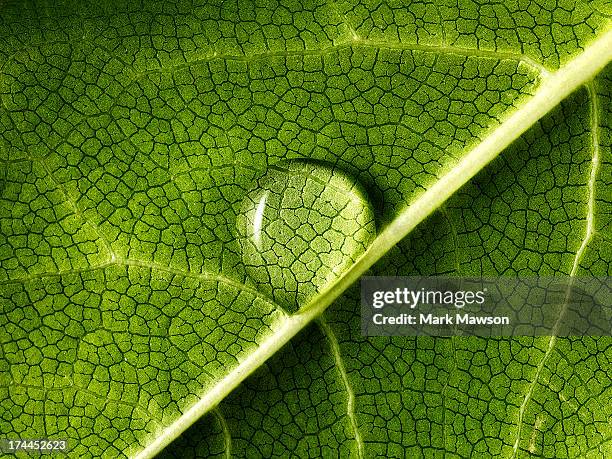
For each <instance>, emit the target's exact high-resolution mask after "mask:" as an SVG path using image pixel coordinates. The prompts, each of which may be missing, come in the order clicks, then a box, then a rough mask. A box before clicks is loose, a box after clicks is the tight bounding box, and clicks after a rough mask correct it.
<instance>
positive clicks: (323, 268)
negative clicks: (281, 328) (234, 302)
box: [237, 161, 376, 312]
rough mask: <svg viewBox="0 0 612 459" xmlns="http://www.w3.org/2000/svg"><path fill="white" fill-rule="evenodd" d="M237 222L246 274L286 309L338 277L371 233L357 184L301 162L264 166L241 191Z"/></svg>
mask: <svg viewBox="0 0 612 459" xmlns="http://www.w3.org/2000/svg"><path fill="white" fill-rule="evenodd" d="M237 227H238V234H239V236H240V244H241V248H242V260H243V262H244V264H245V267H246V271H247V274H248V275H249V277H250V278H251V279H252V280H253V281H254V282H255V283H256V284H257V288H258V289H259V290H260V291H262V292H264V293H266V294H267V295H268V296H270V297H271V298H272V299H274V301H275V302H277V303H278V304H279V305H281V306H282V307H284V308H285V309H286V310H287V311H290V312H293V311H296V310H297V309H299V307H300V306H303V305H304V304H306V303H307V302H308V300H310V299H311V298H312V297H313V296H314V295H316V294H317V293H318V292H320V291H322V290H323V289H324V288H325V287H326V286H328V285H330V284H331V283H332V282H334V281H335V280H336V279H337V278H338V277H340V276H341V275H342V273H343V272H344V271H345V270H347V269H348V268H349V267H350V266H351V265H352V264H353V263H354V262H355V260H356V259H357V258H358V257H359V256H360V255H361V254H363V252H365V250H366V248H367V247H368V245H369V244H370V242H371V241H372V240H373V239H374V237H375V236H376V224H375V221H374V212H373V209H372V206H371V204H370V202H369V200H368V198H367V195H366V193H365V190H364V189H363V188H362V187H361V186H360V184H359V183H358V182H357V181H356V180H355V179H353V178H351V177H349V176H348V175H347V174H345V173H344V172H342V171H339V170H338V169H335V168H332V167H330V166H327V165H325V164H321V163H314V162H306V161H291V162H284V163H281V164H277V165H275V166H271V167H270V168H269V169H268V173H267V174H266V175H264V176H263V177H261V178H260V179H259V180H258V181H257V183H256V185H255V186H254V187H253V189H251V190H250V191H249V192H248V193H247V195H246V197H245V199H244V201H243V203H242V207H241V210H240V214H239V216H238V220H237Z"/></svg>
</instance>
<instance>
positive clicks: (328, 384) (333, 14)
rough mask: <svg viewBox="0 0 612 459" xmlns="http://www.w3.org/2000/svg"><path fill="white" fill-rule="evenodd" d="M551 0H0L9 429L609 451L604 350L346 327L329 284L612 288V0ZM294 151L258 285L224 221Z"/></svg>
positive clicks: (3, 421) (99, 444) (204, 447)
mask: <svg viewBox="0 0 612 459" xmlns="http://www.w3.org/2000/svg"><path fill="white" fill-rule="evenodd" d="M566 3H567V4H556V3H551V4H547V3H546V2H527V3H524V4H523V3H517V4H510V3H500V4H497V3H486V4H484V5H477V4H475V3H472V2H468V1H465V2H463V1H462V2H461V3H460V4H452V3H448V4H445V3H444V2H439V1H437V0H436V1H434V2H430V3H411V4H408V5H401V4H396V2H389V4H385V3H383V4H378V3H375V2H368V3H359V2H343V1H338V2H336V3H331V2H306V3H305V4H304V5H300V4H298V3H294V2H281V3H275V2H261V3H257V2H255V3H254V2H240V3H237V2H236V3H231V4H230V3H228V2H222V3H221V2H218V3H213V2H210V3H205V4H191V3H184V4H182V3H168V2H153V1H146V2H144V3H143V4H134V5H131V4H120V3H118V2H117V3H115V2H99V3H96V4H86V3H81V2H74V3H72V2H66V3H57V4H55V3H54V4H47V3H41V4H27V5H23V4H21V3H20V4H13V3H11V2H9V3H6V4H2V5H1V6H0V161H1V162H0V164H1V165H0V167H1V168H0V184H1V185H0V193H1V195H0V199H1V200H0V305H1V306H2V309H1V313H0V326H1V328H0V344H1V346H2V347H1V349H2V352H1V354H0V356H1V359H0V407H1V409H0V432H2V433H3V435H4V436H6V437H10V438H41V437H49V438H67V439H68V440H69V443H70V444H71V447H72V450H71V453H70V455H73V456H74V457H90V456H94V457H98V456H105V457H116V456H121V455H127V456H136V455H140V456H142V457H147V456H151V455H153V454H155V453H157V452H159V451H160V450H161V449H162V448H164V447H165V446H167V445H168V444H169V443H170V442H172V440H174V439H175V438H176V437H177V436H178V435H180V434H181V433H182V432H184V431H185V430H186V429H187V428H188V427H189V426H190V425H192V424H193V423H194V422H195V421H196V420H197V419H198V418H199V417H200V416H201V415H202V414H205V413H209V414H208V415H207V416H205V417H203V418H202V420H201V421H199V422H198V423H196V424H194V426H193V428H192V429H190V430H189V431H187V432H186V434H185V435H184V436H183V437H181V438H180V439H179V440H178V441H177V442H175V443H174V444H172V445H171V447H170V448H169V449H168V450H167V451H166V452H165V453H164V454H167V455H172V454H174V455H178V456H181V457H183V455H184V454H192V455H199V456H206V457H207V456H210V455H214V454H219V455H230V453H231V454H233V455H236V456H245V455H247V456H253V457H259V456H265V457H268V456H271V455H283V456H284V455H290V454H297V455H298V456H320V455H333V454H336V451H337V450H339V451H340V453H341V454H342V455H343V456H344V455H347V456H348V455H350V454H355V455H356V456H357V457H371V456H374V455H383V456H390V457H395V456H402V455H403V454H407V453H406V452H407V451H409V452H410V453H411V454H412V455H414V456H415V457H418V456H419V455H420V456H427V457H470V456H473V455H479V456H486V455H487V454H490V455H492V456H503V457H522V456H528V455H531V454H534V455H538V456H542V457H584V456H587V457H589V455H591V456H592V457H602V455H603V456H604V457H605V456H606V454H612V452H611V451H610V445H611V443H610V437H611V433H612V432H611V431H610V422H609V420H610V417H611V416H612V413H611V412H610V408H609V407H610V406H612V404H611V403H610V399H611V397H610V395H611V393H610V370H609V367H610V365H609V364H610V358H611V354H610V341H609V339H607V338H601V339H594V338H584V339H574V340H570V339H561V338H556V337H544V338H537V339H536V338H524V339H518V338H517V339H505V340H494V339H490V340H484V339H476V338H470V339H466V338H453V339H435V340H433V339H429V340H427V339H407V338H393V339H379V338H376V339H364V338H363V337H361V336H360V334H359V326H358V320H359V317H358V315H357V314H358V306H357V305H358V297H357V296H356V291H355V290H354V289H353V290H348V291H347V293H346V295H345V296H343V297H341V298H339V299H338V297H339V296H340V295H341V294H342V292H343V291H345V290H346V289H347V287H349V286H350V284H351V283H352V282H353V281H354V280H356V279H357V278H358V277H359V276H360V275H361V274H362V273H363V272H365V270H367V269H368V268H369V267H370V266H372V265H373V264H374V263H375V262H376V261H377V260H379V259H380V261H379V262H378V263H377V264H376V265H375V266H374V268H373V269H372V272H373V273H374V274H401V275H405V274H414V273H422V274H448V273H454V274H466V275H480V274H502V275H512V274H516V273H520V274H561V273H563V274H569V275H576V274H588V275H610V261H611V259H612V248H611V246H610V240H612V237H611V235H610V231H611V230H612V211H611V207H610V203H611V202H612V197H611V192H610V183H611V182H612V179H611V178H610V174H611V172H610V167H609V164H610V162H611V158H610V138H611V134H610V132H611V131H610V127H611V126H610V123H611V122H612V121H611V120H612V106H611V100H612V98H611V95H610V88H611V87H612V84H611V82H612V78H611V74H610V69H609V67H608V69H607V70H606V71H604V72H603V73H602V74H600V75H599V76H598V77H597V79H595V80H594V81H592V82H591V81H590V80H591V78H592V77H593V76H594V75H595V74H596V73H597V72H599V71H600V70H601V69H602V68H603V67H604V66H605V64H606V63H607V62H608V61H609V60H610V58H612V56H611V54H612V51H611V49H612V46H610V43H611V42H612V38H611V37H612V34H611V32H610V31H609V28H610V19H609V18H610V14H612V11H611V10H610V7H609V5H608V4H607V3H606V2H603V1H602V2H597V1H595V2H566ZM585 83H586V86H585V88H584V89H579V90H578V91H577V92H575V93H574V94H572V95H571V96H570V97H569V98H568V99H567V100H564V101H563V102H561V101H562V100H563V99H565V97H566V96H568V95H569V94H570V93H572V92H573V91H574V90H575V89H576V88H578V87H579V86H580V85H582V84H585ZM559 103H560V105H559ZM551 109H554V110H553V111H552V113H551V114H549V115H547V116H546V117H545V118H543V119H542V120H540V121H538V120H539V119H540V118H541V117H542V116H543V115H544V114H546V112H548V111H549V110H551ZM534 123H535V124H534ZM525 131H526V132H525ZM523 132H525V133H524V134H523ZM521 134H523V135H522V136H521ZM519 136H521V137H520V138H519V140H516V139H517V138H518V137H519ZM515 140H516V141H515ZM514 141H515V142H514ZM512 142H514V143H512ZM506 147H508V148H506ZM504 148H505V151H504V152H503V154H502V155H501V156H500V157H499V158H497V159H495V160H494V161H493V162H492V163H490V164H489V165H488V166H487V163H489V162H490V161H491V160H493V159H494V158H495V157H496V156H497V155H498V154H499V153H500V152H501V151H502V150H503V149H504ZM297 160H300V161H308V162H309V163H304V164H319V165H321V164H322V165H325V168H327V169H325V170H326V171H328V172H327V173H325V174H323V175H319V174H318V173H317V172H316V171H315V172H308V171H304V170H303V169H299V168H298V172H297V173H296V174H295V177H296V178H295V180H297V182H296V183H298V184H300V186H304V187H305V188H304V189H305V190H306V191H305V192H304V193H303V195H302V196H301V197H300V198H301V199H299V200H295V199H294V200H293V201H292V200H289V201H283V200H281V201H279V203H280V204H277V210H278V209H279V207H278V206H280V209H281V210H282V209H307V210H308V212H309V213H308V215H306V216H300V213H299V212H298V210H296V212H295V215H296V216H297V217H296V218H298V220H299V219H303V220H305V222H308V225H307V226H309V227H311V231H306V230H305V229H304V230H303V231H304V233H303V234H302V235H301V237H302V239H301V241H302V242H300V241H296V240H294V239H291V240H289V239H287V240H285V241H284V243H283V244H281V245H278V246H274V247H277V249H275V251H274V253H275V256H276V257H279V259H282V263H285V264H284V265H283V264H282V263H281V266H283V269H284V271H283V273H284V274H283V275H282V276H278V273H277V272H276V271H274V270H271V269H269V268H266V269H264V271H265V273H266V275H267V276H268V277H269V278H270V282H271V284H270V285H271V286H272V289H269V288H268V287H267V284H266V282H265V281H262V278H261V277H258V276H259V275H260V274H261V273H262V271H258V273H259V274H253V272H252V270H251V272H249V269H250V268H249V263H245V261H244V260H243V249H244V243H243V244H241V238H240V237H241V234H240V229H239V228H240V221H239V220H240V219H239V215H240V213H241V212H242V211H244V205H245V204H244V202H245V197H247V196H249V195H250V193H252V190H253V187H254V186H255V185H256V184H260V183H264V182H265V177H266V176H267V174H269V173H270V171H272V170H275V169H279V168H281V169H283V170H285V169H284V168H286V167H287V166H286V164H298V163H296V162H295V161H297ZM485 166H486V167H485ZM476 174H478V175H476ZM474 175H476V177H475V178H474V180H472V181H470V182H469V183H467V184H466V182H467V181H468V180H469V179H470V178H471V177H472V176H474ZM337 177H341V179H340V182H341V183H345V184H347V183H348V184H349V185H351V186H355V187H356V188H353V189H360V190H361V189H362V188H361V187H363V190H364V191H363V192H362V191H360V192H359V199H360V200H361V201H360V202H362V204H363V205H364V206H365V207H366V208H370V207H371V209H372V210H373V215H374V216H375V218H376V226H377V230H378V236H377V237H376V238H375V239H373V240H372V236H373V230H372V229H367V228H369V227H368V226H367V225H368V221H369V222H371V214H368V212H366V213H365V214H364V215H366V216H367V215H370V217H368V218H365V220H363V221H362V222H361V223H358V224H356V222H355V221H352V220H350V219H346V218H345V217H346V216H343V218H344V220H343V221H340V220H339V219H338V217H339V216H342V214H341V208H343V206H344V205H345V204H339V203H340V202H342V203H344V202H345V201H343V200H340V201H339V199H340V198H339V196H340V197H342V196H346V193H344V192H343V193H344V194H340V193H338V192H331V194H330V195H327V194H326V192H325V189H326V188H325V187H332V189H333V190H337V189H342V187H340V188H338V185H337V183H336V181H335V180H337ZM340 182H338V183H340ZM292 186H293V185H291V183H289V186H288V188H289V189H291V187H292ZM317 187H322V188H321V190H319V191H317V190H318V188H317ZM284 189H285V188H283V190H284ZM283 193H284V194H283ZM309 193H310V196H312V199H310V200H309V199H308V196H309ZM284 195H287V196H288V197H290V198H292V199H293V198H294V197H295V196H292V194H291V193H285V192H284V191H283V192H282V193H281V194H279V196H284ZM366 197H367V200H368V201H367V202H366ZM449 197H450V200H449V201H447V202H446V203H445V204H444V205H443V203H444V201H445V199H447V198H449ZM317 199H319V200H317ZM343 199H344V198H343ZM320 200H323V201H320ZM321 202H323V203H324V205H323V204H320V203H321ZM296 203H297V204H296ZM352 213H355V212H352ZM281 214H282V213H281ZM281 214H279V215H281ZM357 214H358V213H357ZM282 215H284V214H282ZM326 218H328V219H331V222H332V223H330V224H332V227H331V229H330V227H329V226H326V225H322V224H321V225H317V223H320V222H323V221H325V219H326ZM425 219H426V221H425V222H423V224H422V225H420V226H418V227H417V225H418V224H419V223H421V222H422V221H423V220H425ZM292 221H294V216H291V218H288V219H286V220H285V222H286V223H287V226H286V227H284V228H285V229H282V230H281V231H277V232H271V233H270V234H269V236H270V237H271V238H272V239H274V240H275V241H276V242H277V243H280V242H278V241H280V236H281V235H282V234H286V231H288V230H287V229H286V228H287V227H291V225H292V223H291V222H292ZM237 225H238V226H237ZM415 227H417V228H416V230H415V231H413V232H412V233H411V234H410V235H409V236H408V237H405V236H406V235H407V234H408V233H409V232H410V231H411V230H412V229H414V228H415ZM359 228H366V230H365V233H364V234H365V235H361V236H359V237H356V236H355V235H356V234H359V233H358V232H359V231H360V230H359ZM332 230H333V231H332ZM334 231H335V232H337V233H338V234H342V235H345V236H349V239H350V238H354V240H356V241H357V240H358V241H360V242H361V243H362V244H363V250H365V253H363V254H361V252H363V250H361V249H360V251H357V252H356V251H354V250H353V249H347V250H346V252H343V251H342V250H340V247H333V245H334V244H336V243H337V242H334V241H337V240H338V238H339V236H337V235H336V236H334V234H336V233H334ZM317 238H318V239H317ZM370 240H372V242H371V243H370V244H369V245H368V244H367V242H369V241H370ZM304 242H305V243H307V244H306V245H308V247H310V251H309V252H303V251H304V250H306V248H305V247H306V245H304V247H302V246H301V245H299V244H303V243H304ZM298 243H299V244H298ZM396 243H399V244H398V245H396ZM296 244H298V245H296ZM326 244H329V248H328V247H327V245H326ZM366 245H368V246H367V247H366ZM283 247H284V248H286V249H287V251H286V252H283V251H281V249H282V248H283ZM334 250H339V252H338V255H329V253H330V252H333V251H334ZM389 251H390V253H387V252H389ZM302 253H309V254H311V255H312V253H314V254H315V256H314V258H313V259H314V261H312V260H311V261H312V263H314V264H313V265H311V266H316V267H314V268H312V269H310V270H309V269H308V268H307V269H306V270H305V269H304V268H303V267H301V266H298V264H299V263H298V262H300V261H303V258H300V256H298V254H302ZM340 253H343V255H340ZM279 254H280V255H279ZM326 254H328V255H329V256H327V257H325V256H324V255H326ZM385 254H386V256H385ZM311 255H309V256H311ZM287 256H289V258H288V259H287ZM291 257H294V258H295V259H293V258H291ZM381 257H383V258H382V259H381ZM317 258H318V260H317ZM267 260H269V259H267ZM339 260H340V261H339ZM317 262H320V265H317V264H316V263H317ZM267 263H269V261H267ZM332 265H334V266H332ZM320 266H325V267H328V268H330V270H331V271H332V272H333V275H331V276H323V277H313V276H312V274H308V273H312V272H313V270H314V272H318V270H319V268H320ZM334 269H335V270H336V271H334ZM287 272H291V273H293V274H294V275H295V277H296V281H297V284H295V285H298V286H300V287H296V286H295V285H294V287H292V288H288V287H287V285H289V284H287V282H286V279H285V277H284V276H286V275H287V274H286V273H287ZM264 279H265V276H264ZM279 285H284V288H285V289H287V290H288V291H291V292H296V291H297V292H298V294H297V295H295V296H294V297H295V298H296V299H297V304H295V308H286V305H285V304H283V302H284V300H283V298H284V294H283V293H275V292H277V291H278V289H277V286H279ZM302 286H304V287H302ZM302 288H303V289H304V290H301V289H302ZM296 289H297V290H296ZM281 290H282V289H281ZM303 292H305V293H304V295H302V293H303ZM336 299H337V301H334V300H336ZM331 303H333V305H332V306H331V308H330V309H329V310H328V311H327V312H325V313H324V315H323V316H321V314H322V313H323V311H325V309H326V307H327V306H328V305H330V304H331ZM293 309H298V311H297V312H296V313H292V312H287V310H289V311H292V310H293ZM319 316H321V317H319ZM317 317H319V318H318V319H317V320H318V321H317V323H316V324H315V325H309V324H310V323H311V322H312V321H313V320H314V319H316V318H317ZM305 327H306V328H305ZM302 329H304V331H303V332H302V333H301V334H299V335H298V336H297V337H296V338H295V339H294V340H292V341H291V344H289V345H288V346H287V347H286V348H284V349H282V350H280V352H278V353H277V351H279V349H281V348H282V346H283V345H284V344H285V343H287V342H288V341H289V340H290V339H291V338H293V337H294V335H296V334H297V333H298V332H299V331H300V330H302ZM274 354H276V355H274ZM272 355H274V357H273V358H272V359H271V360H270V361H269V362H268V363H264V362H265V361H266V359H267V358H269V357H270V356H272ZM249 375H252V377H251V378H249V379H247V380H246V382H245V384H244V385H241V386H240V387H238V389H237V390H236V391H234V392H233V393H232V394H231V396H230V397H229V398H228V399H226V400H225V401H223V402H222V403H221V405H219V407H218V408H215V406H216V405H217V404H218V403H219V402H221V401H222V400H223V399H224V397H225V396H226V395H227V394H229V393H230V392H232V390H233V389H235V388H236V387H237V386H238V385H239V384H240V382H241V381H243V380H244V379H245V378H247V377H248V376H249Z"/></svg>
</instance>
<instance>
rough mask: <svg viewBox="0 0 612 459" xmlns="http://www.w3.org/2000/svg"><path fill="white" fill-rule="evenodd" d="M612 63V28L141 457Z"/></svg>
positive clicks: (224, 391)
mask: <svg viewBox="0 0 612 459" xmlns="http://www.w3.org/2000/svg"><path fill="white" fill-rule="evenodd" d="M611 60H612V29H611V30H609V31H608V32H606V33H605V34H603V35H602V36H601V37H600V38H598V39H597V40H595V41H594V42H593V43H591V45H589V46H588V47H587V48H585V50H584V51H583V53H582V54H580V55H579V56H578V57H576V58H574V59H573V60H571V61H570V62H568V63H567V64H566V65H565V66H563V67H561V68H560V69H559V70H558V71H556V72H555V73H552V74H550V76H548V77H546V78H545V79H544V80H543V82H542V85H541V88H540V90H539V91H538V92H537V93H536V94H535V95H534V96H533V97H532V98H531V99H529V100H528V101H527V102H525V104H524V105H523V106H522V107H521V108H519V109H517V110H516V111H515V112H513V113H512V114H510V116H509V117H508V118H507V119H506V120H505V121H504V122H503V123H502V124H501V125H499V126H497V127H495V128H493V129H492V130H491V131H489V133H488V134H487V135H486V136H485V137H484V138H483V139H481V140H478V143H477V144H476V146H475V147H473V148H472V149H471V150H469V151H468V152H467V153H466V155H465V156H464V157H463V159H462V160H461V161H459V163H458V164H457V165H456V167H455V168H454V169H452V170H450V171H449V172H448V173H446V175H444V176H442V177H441V178H440V180H438V181H437V182H436V183H434V184H433V185H432V186H431V187H430V188H429V189H428V190H427V191H425V192H424V193H423V194H422V195H421V196H419V197H418V198H417V199H415V201H414V202H412V203H411V204H410V205H409V206H408V207H407V208H406V209H404V210H403V211H401V212H400V214H399V215H398V217H397V218H396V219H395V220H394V221H393V222H392V223H391V224H389V225H388V226H387V227H386V229H385V230H384V231H383V232H382V233H381V234H380V235H379V236H378V237H377V238H376V239H375V240H374V242H373V243H372V244H371V246H370V248H369V249H368V250H367V251H366V252H365V253H364V254H363V255H362V256H361V257H360V258H359V259H358V260H357V261H356V263H355V264H354V265H353V266H352V267H351V268H350V269H349V270H348V271H346V272H345V273H344V275H343V276H342V277H340V278H339V279H338V281H337V282H336V283H335V284H334V285H332V286H330V287H328V288H327V289H326V290H325V291H323V292H322V293H321V294H319V295H318V296H317V297H315V298H314V299H313V300H312V301H311V302H309V303H308V304H307V305H305V306H303V307H302V308H301V309H300V311H299V312H298V313H296V314H294V315H292V316H289V317H287V318H286V319H281V320H279V323H278V324H277V325H276V326H274V327H273V329H274V330H275V332H274V333H273V334H271V335H269V336H268V337H267V338H265V339H264V341H263V342H262V344H261V346H260V347H258V348H257V349H256V350H255V351H254V352H253V353H252V354H251V355H249V356H248V357H246V358H245V359H244V360H243V361H242V362H240V363H239V364H238V366H237V367H235V368H234V369H232V370H231V371H230V372H229V373H227V374H226V375H225V376H224V377H223V378H222V379H221V380H220V381H219V382H218V384H216V385H215V386H213V387H211V388H209V390H208V391H207V392H205V393H204V394H203V395H202V398H201V399H200V400H199V401H198V402H196V403H195V404H194V405H193V406H192V407H191V408H190V409H189V410H187V411H186V412H185V413H184V414H183V415H182V416H181V417H180V418H178V419H177V420H176V421H175V422H174V423H172V424H170V425H169V426H167V428H166V429H165V430H164V431H162V432H160V433H159V434H158V435H156V436H155V437H154V438H153V439H152V442H151V443H149V444H148V445H147V447H146V448H145V449H144V450H141V451H140V452H139V453H138V455H137V458H150V457H153V456H155V455H156V454H157V453H158V452H160V451H161V450H162V449H163V448H164V447H165V446H166V445H168V444H170V443H171V442H172V441H173V440H174V439H175V438H176V437H178V436H179V435H180V434H181V433H182V432H183V431H185V430H186V429H187V428H188V427H189V426H190V425H191V424H193V422H195V420H197V419H198V418H200V416H202V415H203V414H204V413H206V412H208V411H209V410H210V409H212V407H214V406H216V405H217V404H218V403H219V402H220V401H221V400H222V399H223V398H225V397H226V396H227V395H228V394H229V393H230V392H231V391H232V390H233V389H234V388H235V387H237V386H238V385H239V384H240V383H241V382H242V381H243V380H244V379H245V378H246V377H247V376H249V375H250V374H251V373H252V372H253V371H255V370H256V369H257V368H259V366H261V365H262V364H263V363H264V362H265V361H266V360H267V359H268V358H270V357H271V356H272V355H273V354H275V353H276V351H278V350H279V349H280V348H281V347H282V346H284V345H285V344H286V343H287V342H288V341H289V340H290V339H291V338H292V337H293V336H295V335H296V334H297V333H298V332H299V331H300V330H302V329H303V328H304V327H305V326H306V325H308V324H309V323H310V322H311V321H312V320H313V319H315V318H317V317H319V316H320V315H321V314H322V313H323V311H325V309H326V308H327V307H328V306H329V305H330V304H331V303H332V302H333V301H334V300H336V299H337V298H338V297H339V296H340V295H341V294H342V293H343V292H344V291H345V290H346V289H347V288H348V287H350V286H351V285H352V284H353V283H355V282H356V281H357V280H358V279H359V278H360V277H361V276H362V275H363V274H364V273H365V272H366V271H367V270H368V269H369V268H370V267H371V266H372V265H373V264H374V263H375V262H376V261H378V260H379V259H380V258H381V257H382V256H383V255H385V254H386V253H387V252H388V251H389V250H390V249H391V248H392V247H394V246H395V244H397V243H398V242H399V241H401V240H402V239H403V238H404V237H405V236H406V235H407V234H408V233H410V232H411V231H412V230H413V229H414V228H415V227H416V226H417V225H418V224H419V223H421V222H422V221H423V220H425V218H427V217H428V216H429V215H431V214H432V213H433V212H434V211H436V210H437V209H438V208H439V207H440V206H441V205H442V204H443V203H444V202H445V201H446V200H447V199H448V198H449V197H450V196H452V195H453V194H454V193H455V192H456V191H457V190H458V189H459V188H461V187H462V186H463V185H465V184H466V183H467V182H468V181H469V180H470V179H471V178H472V177H473V176H474V175H476V174H477V173H478V172H479V171H480V170H482V168H483V167H485V166H486V165H487V164H488V163H489V162H491V161H492V160H493V159H494V158H496V157H497V156H498V155H499V154H500V153H501V152H502V151H503V150H504V149H505V148H506V147H507V146H509V145H510V144H511V143H512V142H513V141H514V140H516V139H517V138H518V137H519V136H520V135H521V134H523V133H524V132H525V131H526V130H527V129H529V128H530V127H531V126H532V125H533V124H534V123H536V122H537V121H538V120H539V119H540V118H542V117H543V116H544V115H545V114H547V113H548V112H549V111H550V110H552V109H553V108H554V107H556V106H557V105H558V104H559V103H560V102H561V101H562V100H563V99H565V98H566V97H567V96H568V95H569V94H571V93H572V92H573V91H574V90H575V89H577V88H578V87H580V86H581V85H583V84H585V83H586V82H588V81H590V80H591V79H592V78H593V77H594V76H595V75H596V74H597V73H599V71H600V70H601V69H603V68H604V67H605V65H606V64H607V63H608V62H609V61H611Z"/></svg>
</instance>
